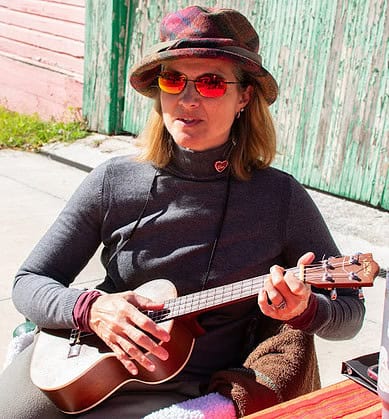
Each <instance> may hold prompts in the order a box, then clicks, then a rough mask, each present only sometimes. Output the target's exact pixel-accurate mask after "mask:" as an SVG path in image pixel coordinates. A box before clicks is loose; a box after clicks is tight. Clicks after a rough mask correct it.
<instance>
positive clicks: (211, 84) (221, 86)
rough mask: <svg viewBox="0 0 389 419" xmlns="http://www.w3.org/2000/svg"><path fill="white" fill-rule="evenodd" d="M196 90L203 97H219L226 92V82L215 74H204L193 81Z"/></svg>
mask: <svg viewBox="0 0 389 419" xmlns="http://www.w3.org/2000/svg"><path fill="white" fill-rule="evenodd" d="M194 83H195V86H196V90H197V91H198V92H199V93H200V95H201V96H204V97H220V96H223V95H224V93H226V89H227V84H226V83H225V81H224V80H223V79H222V78H221V77H219V76H217V75H216V74H205V75H204V76H201V77H199V78H198V79H196V81H195V82H194Z"/></svg>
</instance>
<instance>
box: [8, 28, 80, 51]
mask: <svg viewBox="0 0 389 419" xmlns="http://www.w3.org/2000/svg"><path fill="white" fill-rule="evenodd" d="M0 37H3V38H8V39H13V40H15V41H18V42H23V43H25V44H29V45H34V46H38V47H40V48H44V49H49V50H52V51H56V52H58V53H63V54H68V55H70V56H72V57H83V56H84V43H83V42H80V41H76V40H73V39H67V38H61V37H58V36H55V35H51V34H46V33H41V32H36V31H32V30H29V29H25V28H19V27H17V26H13V25H7V24H5V23H1V22H0Z"/></svg>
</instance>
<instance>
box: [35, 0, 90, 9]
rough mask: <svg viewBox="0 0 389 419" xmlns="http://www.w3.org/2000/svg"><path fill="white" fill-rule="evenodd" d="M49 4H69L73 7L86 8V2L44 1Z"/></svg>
mask: <svg viewBox="0 0 389 419" xmlns="http://www.w3.org/2000/svg"><path fill="white" fill-rule="evenodd" d="M43 1H47V2H48V3H61V4H69V5H71V6H79V7H85V0H43Z"/></svg>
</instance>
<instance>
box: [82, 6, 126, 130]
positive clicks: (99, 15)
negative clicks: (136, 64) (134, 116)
mask: <svg viewBox="0 0 389 419" xmlns="http://www.w3.org/2000/svg"><path fill="white" fill-rule="evenodd" d="M129 13H130V0H124V1H121V2H117V1H115V0H106V1H104V2H95V1H93V0H88V1H87V31H86V40H85V57H86V58H85V65H86V67H85V78H84V82H85V84H84V107H83V112H84V115H85V116H86V117H87V119H88V125H89V128H90V129H91V130H93V131H99V132H104V133H115V132H120V131H122V126H123V125H122V112H123V107H124V86H125V84H126V74H125V70H126V65H125V63H126V56H127V37H128V36H129V34H128V27H127V26H128V21H129Z"/></svg>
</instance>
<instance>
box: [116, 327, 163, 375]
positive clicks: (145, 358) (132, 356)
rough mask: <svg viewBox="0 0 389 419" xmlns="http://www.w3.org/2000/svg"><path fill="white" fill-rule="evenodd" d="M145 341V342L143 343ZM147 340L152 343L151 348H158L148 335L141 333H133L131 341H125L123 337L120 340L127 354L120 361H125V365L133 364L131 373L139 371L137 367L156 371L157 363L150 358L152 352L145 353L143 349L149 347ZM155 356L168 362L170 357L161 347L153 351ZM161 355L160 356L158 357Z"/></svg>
mask: <svg viewBox="0 0 389 419" xmlns="http://www.w3.org/2000/svg"><path fill="white" fill-rule="evenodd" d="M137 335H138V336H137ZM142 340H143V342H142ZM145 340H148V341H150V348H155V347H158V345H155V344H154V343H153V342H152V341H151V340H150V339H149V338H148V337H147V336H146V335H144V334H143V333H142V332H141V331H137V332H134V331H133V332H132V333H131V340H129V339H123V338H122V337H119V338H118V343H119V344H120V346H121V347H122V348H123V350H124V352H125V354H123V357H122V358H121V359H120V360H121V361H122V360H124V362H125V363H130V362H131V363H132V364H134V365H131V368H132V370H131V373H134V372H135V369H137V365H141V366H142V367H143V368H145V369H147V370H148V371H151V372H153V371H155V368H156V365H155V363H154V362H153V361H152V360H151V359H150V358H149V355H150V353H151V351H148V352H145V351H144V350H143V349H141V348H144V347H147V346H149V345H148V344H147V343H146V342H145ZM153 354H154V355H155V356H157V357H158V358H159V359H162V360H164V361H165V360H166V359H167V358H168V357H169V354H168V352H167V351H166V350H165V349H164V348H162V347H159V352H158V350H155V349H153ZM158 355H159V356H158Z"/></svg>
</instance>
